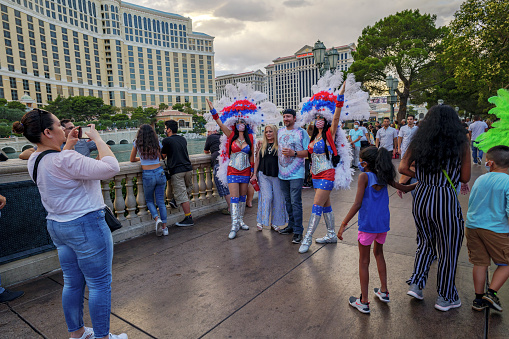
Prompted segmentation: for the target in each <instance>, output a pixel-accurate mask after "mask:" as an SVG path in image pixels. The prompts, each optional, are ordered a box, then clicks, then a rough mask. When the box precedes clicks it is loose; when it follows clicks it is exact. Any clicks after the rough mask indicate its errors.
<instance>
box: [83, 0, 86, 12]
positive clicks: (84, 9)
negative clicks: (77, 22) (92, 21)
mask: <svg viewBox="0 0 509 339" xmlns="http://www.w3.org/2000/svg"><path fill="white" fill-rule="evenodd" d="M82 1H83V13H85V14H87V1H86V0H82Z"/></svg>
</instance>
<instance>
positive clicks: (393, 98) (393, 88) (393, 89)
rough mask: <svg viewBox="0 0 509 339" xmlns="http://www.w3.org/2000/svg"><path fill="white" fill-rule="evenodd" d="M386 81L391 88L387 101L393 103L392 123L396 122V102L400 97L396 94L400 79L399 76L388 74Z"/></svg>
mask: <svg viewBox="0 0 509 339" xmlns="http://www.w3.org/2000/svg"><path fill="white" fill-rule="evenodd" d="M385 83H386V84H387V87H388V88H389V95H388V96H387V103H388V104H389V105H391V123H392V122H394V104H395V103H397V102H398V97H397V95H396V89H397V88H398V83H399V80H398V78H393V77H392V76H391V75H388V76H387V78H385Z"/></svg>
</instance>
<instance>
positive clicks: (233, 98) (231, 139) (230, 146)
mask: <svg viewBox="0 0 509 339" xmlns="http://www.w3.org/2000/svg"><path fill="white" fill-rule="evenodd" d="M225 90H226V95H225V96H223V97H222V98H221V99H220V100H219V102H217V103H216V107H217V110H216V109H214V105H213V104H212V103H211V102H210V101H209V100H208V99H207V103H208V105H209V108H210V113H211V117H212V119H214V120H215V121H216V123H217V124H218V126H219V127H220V128H221V131H223V133H224V135H223V136H221V155H220V158H219V170H218V178H219V180H220V181H221V182H222V183H224V184H225V185H226V184H227V185H228V189H229V190H230V196H231V198H230V214H231V218H232V226H231V230H230V233H229V235H228V238H229V239H234V238H235V237H236V236H237V232H238V231H239V229H240V228H242V229H244V230H248V229H249V226H247V225H246V224H245V223H244V220H243V219H244V211H245V209H246V195H247V187H248V184H249V179H250V177H251V175H252V173H253V171H254V146H255V144H254V141H255V132H254V131H256V127H257V126H258V125H260V124H261V123H269V122H272V121H275V120H276V117H277V109H276V106H275V105H274V104H272V103H270V102H261V101H262V100H264V99H265V98H266V97H267V96H266V95H265V94H263V93H261V92H258V91H254V90H253V89H252V86H251V85H249V84H242V83H238V84H237V85H236V86H235V85H231V84H229V85H227V86H226V88H225ZM218 110H219V111H220V112H221V114H220V113H218V112H217V111H218ZM205 118H208V119H209V120H210V116H209V114H205Z"/></svg>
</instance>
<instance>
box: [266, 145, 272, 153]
mask: <svg viewBox="0 0 509 339" xmlns="http://www.w3.org/2000/svg"><path fill="white" fill-rule="evenodd" d="M273 145H274V144H269V146H268V147H267V152H268V153H269V154H272V146H273Z"/></svg>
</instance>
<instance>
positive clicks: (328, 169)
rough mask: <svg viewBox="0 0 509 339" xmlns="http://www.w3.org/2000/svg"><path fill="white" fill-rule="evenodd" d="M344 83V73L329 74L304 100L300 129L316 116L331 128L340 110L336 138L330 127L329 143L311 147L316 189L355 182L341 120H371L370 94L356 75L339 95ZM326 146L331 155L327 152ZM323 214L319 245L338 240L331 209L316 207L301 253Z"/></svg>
mask: <svg viewBox="0 0 509 339" xmlns="http://www.w3.org/2000/svg"><path fill="white" fill-rule="evenodd" d="M342 82H343V77H342V73H341V72H335V73H331V72H326V73H325V74H324V76H323V77H322V78H320V79H319V80H318V83H317V84H316V85H314V86H313V87H312V91H313V93H314V95H313V96H312V97H311V98H304V99H302V102H301V111H300V115H299V118H298V123H299V125H300V126H301V127H302V126H304V125H306V124H308V123H311V122H313V121H314V120H315V119H316V118H317V117H323V118H324V119H325V120H326V121H327V122H328V123H329V125H331V123H332V120H333V117H334V112H335V110H336V107H337V108H340V109H341V115H340V122H339V125H338V128H337V129H336V135H335V138H332V134H331V131H330V128H329V129H328V130H327V132H326V141H327V143H326V142H325V140H324V139H320V140H317V139H315V142H314V144H313V146H309V147H308V152H309V153H310V154H311V173H312V178H313V187H314V188H317V189H322V190H326V191H332V189H333V188H334V189H340V188H341V189H347V188H350V183H351V182H352V175H353V170H352V169H351V168H350V164H351V162H352V151H351V149H350V147H349V143H348V141H347V138H346V134H345V131H344V130H343V129H342V128H341V121H343V120H353V119H355V120H365V119H368V118H369V110H370V108H369V104H368V97H369V94H368V93H366V92H364V91H362V90H361V88H360V83H356V82H355V78H354V75H353V74H350V75H348V77H347V78H346V80H345V82H346V84H345V85H346V86H345V94H344V95H339V88H340V87H341V86H340V85H341V83H342ZM315 128H316V127H315ZM326 144H327V150H328V152H327V153H328V156H327V153H326V151H325V145H326ZM333 156H336V157H337V156H339V162H338V163H337V164H336V166H334V165H333V162H332V159H333ZM322 214H323V217H324V220H325V225H326V227H327V234H326V235H325V236H324V237H323V238H319V239H316V243H318V244H327V243H336V242H337V241H338V239H337V236H336V232H335V228H334V227H335V226H334V213H333V212H332V207H331V206H327V207H323V206H319V205H313V208H312V211H311V217H310V219H309V224H308V229H307V232H306V235H305V236H304V239H303V240H302V244H301V247H300V248H299V252H300V253H305V252H307V251H308V250H309V246H310V245H311V241H312V236H313V233H314V231H315V230H316V228H317V226H318V223H319V222H320V219H321V216H322Z"/></svg>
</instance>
